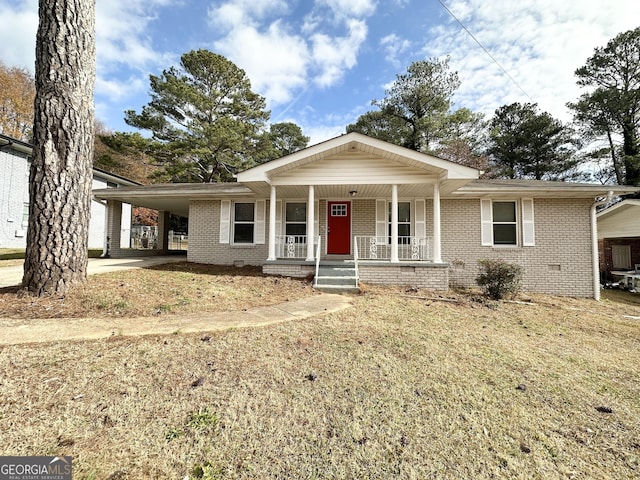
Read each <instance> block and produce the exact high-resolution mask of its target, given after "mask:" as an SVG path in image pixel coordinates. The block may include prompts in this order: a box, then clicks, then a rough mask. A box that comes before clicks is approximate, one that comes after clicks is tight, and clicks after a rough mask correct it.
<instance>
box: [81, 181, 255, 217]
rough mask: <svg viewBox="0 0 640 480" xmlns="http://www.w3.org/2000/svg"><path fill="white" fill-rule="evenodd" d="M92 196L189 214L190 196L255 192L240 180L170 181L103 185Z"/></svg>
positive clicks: (205, 197) (211, 197) (202, 197)
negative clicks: (233, 181)
mask: <svg viewBox="0 0 640 480" xmlns="http://www.w3.org/2000/svg"><path fill="white" fill-rule="evenodd" d="M93 196H94V197H95V198H96V200H117V201H120V202H123V203H129V204H131V205H134V206H139V207H147V208H152V209H154V210H164V211H166V212H170V213H173V214H176V215H180V216H183V217H188V216H189V202H190V201H191V200H214V199H220V198H238V197H255V193H254V192H253V191H251V190H250V189H249V188H247V187H246V186H244V185H242V184H240V183H169V184H158V185H141V186H135V187H118V188H103V189H99V190H94V191H93Z"/></svg>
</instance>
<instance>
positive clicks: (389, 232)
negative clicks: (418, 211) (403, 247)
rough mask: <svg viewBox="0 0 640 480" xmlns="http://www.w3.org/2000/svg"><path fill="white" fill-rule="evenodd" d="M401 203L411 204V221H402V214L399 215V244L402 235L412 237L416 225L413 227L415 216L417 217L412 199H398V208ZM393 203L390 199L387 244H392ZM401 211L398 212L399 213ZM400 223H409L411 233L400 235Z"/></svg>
mask: <svg viewBox="0 0 640 480" xmlns="http://www.w3.org/2000/svg"><path fill="white" fill-rule="evenodd" d="M401 203H407V204H409V221H408V222H401V221H400V216H399V215H398V244H400V238H401V237H407V236H408V237H411V236H412V235H413V232H414V227H413V222H414V219H415V218H414V217H415V209H414V206H413V202H412V201H411V200H405V199H402V200H398V209H400V204H401ZM392 204H393V202H391V201H390V200H388V201H387V211H386V214H387V219H388V221H387V237H388V238H387V244H388V245H390V244H391V205H392ZM399 213H400V212H398V214H399ZM400 225H409V235H400Z"/></svg>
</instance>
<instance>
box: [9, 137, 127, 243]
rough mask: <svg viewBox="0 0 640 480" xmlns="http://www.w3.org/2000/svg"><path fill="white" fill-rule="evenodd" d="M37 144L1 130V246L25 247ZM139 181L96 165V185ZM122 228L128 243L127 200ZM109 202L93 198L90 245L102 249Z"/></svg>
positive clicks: (124, 238) (109, 185) (94, 175)
mask: <svg viewBox="0 0 640 480" xmlns="http://www.w3.org/2000/svg"><path fill="white" fill-rule="evenodd" d="M32 152H33V146H32V145H30V144H28V143H25V142H22V141H20V140H16V139H15V138H11V137H8V136H6V135H2V134H0V206H1V207H0V208H1V209H2V210H1V214H0V248H25V247H26V245H27V225H28V220H29V168H30V165H31V160H30V159H31V156H32ZM133 185H139V183H138V182H134V181H132V180H129V179H127V178H124V177H120V176H118V175H114V174H112V173H109V172H106V171H104V170H101V169H99V168H94V169H93V182H92V188H94V189H102V188H116V187H120V186H133ZM123 208H124V215H123V222H122V224H121V228H123V229H124V232H123V233H124V235H121V238H122V242H123V244H122V246H123V247H127V246H128V245H129V244H128V241H129V240H128V239H129V233H128V232H129V229H130V228H131V205H127V204H125V205H124V206H123ZM106 211H107V209H106V206H105V205H104V204H103V203H100V202H99V201H97V200H93V201H92V202H91V219H90V222H89V243H88V245H89V248H95V249H102V248H103V247H104V242H105V225H106Z"/></svg>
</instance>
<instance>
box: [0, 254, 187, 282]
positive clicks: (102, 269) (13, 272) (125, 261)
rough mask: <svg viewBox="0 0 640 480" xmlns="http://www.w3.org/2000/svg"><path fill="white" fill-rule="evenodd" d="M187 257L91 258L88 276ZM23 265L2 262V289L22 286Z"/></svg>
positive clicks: (175, 260)
mask: <svg viewBox="0 0 640 480" xmlns="http://www.w3.org/2000/svg"><path fill="white" fill-rule="evenodd" d="M186 259H187V257H186V255H164V256H157V257H133V258H90V259H89V265H88V266H87V274H89V275H97V274H99V273H107V272H117V271H120V270H130V269H132V268H145V267H152V266H154V265H163V264H165V263H173V262H182V261H185V260H186ZM22 273H23V266H22V265H13V266H7V267H3V266H2V262H0V288H3V287H12V286H14V285H20V283H21V282H22Z"/></svg>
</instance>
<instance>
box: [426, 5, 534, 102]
mask: <svg viewBox="0 0 640 480" xmlns="http://www.w3.org/2000/svg"><path fill="white" fill-rule="evenodd" d="M438 2H439V3H440V5H442V8H444V9H445V10H446V11H447V12H449V15H451V16H452V17H453V19H454V20H455V21H456V22H458V24H459V25H460V26H461V27H462V28H463V29H464V31H465V32H467V33H468V34H469V36H470V37H471V38H473V40H474V41H475V42H476V43H477V44H478V45H479V46H480V48H481V49H482V50H484V53H486V54H487V55H488V56H489V58H490V59H491V60H493V63H495V64H496V65H497V66H498V68H499V69H500V70H502V72H503V73H504V74H505V75H506V76H507V77H509V80H511V81H512V82H513V83H514V85H515V86H516V87H518V88H519V89H520V91H521V92H522V93H524V95H525V96H526V97H527V98H528V99H529V100H531V103H535V102H534V101H533V99H532V98H531V97H530V96H529V94H528V93H527V92H525V91H524V88H522V87H521V86H520V84H519V83H518V82H516V80H515V79H514V78H513V77H512V76H511V75H509V72H507V71H506V70H505V69H504V68H502V65H500V62H498V60H496V59H495V58H494V57H493V55H491V53H489V50H487V49H486V48H485V47H484V45H482V43H480V41H479V40H478V39H477V38H476V37H475V35H474V34H473V33H471V31H470V30H469V29H468V28H467V27H466V26H465V25H464V24H463V23H462V22H461V21H460V20H458V17H456V16H455V15H454V14H453V12H452V11H451V10H449V7H447V6H446V5H445V4H444V2H443V1H442V0H438Z"/></svg>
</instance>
